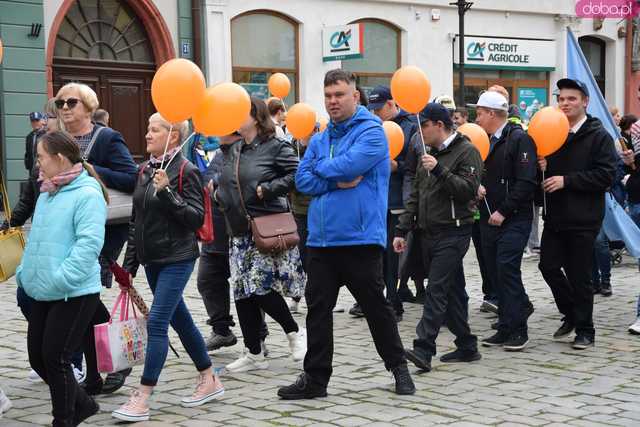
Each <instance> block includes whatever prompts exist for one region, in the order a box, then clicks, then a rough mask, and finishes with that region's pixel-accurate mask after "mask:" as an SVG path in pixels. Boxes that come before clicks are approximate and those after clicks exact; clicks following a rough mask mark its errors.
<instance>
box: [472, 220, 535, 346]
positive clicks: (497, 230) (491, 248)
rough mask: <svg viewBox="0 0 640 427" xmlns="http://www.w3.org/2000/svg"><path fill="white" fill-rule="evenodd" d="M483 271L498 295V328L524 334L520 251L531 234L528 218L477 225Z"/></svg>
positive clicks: (526, 298)
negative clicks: (498, 223) (493, 224)
mask: <svg viewBox="0 0 640 427" xmlns="http://www.w3.org/2000/svg"><path fill="white" fill-rule="evenodd" d="M480 227H481V228H480V229H481V232H482V252H483V255H484V259H485V262H486V269H487V274H488V275H489V277H490V278H491V283H493V284H495V290H496V291H497V294H498V317H499V321H498V330H499V331H501V332H503V333H505V334H507V335H511V334H522V335H525V336H526V335H527V309H528V307H529V304H530V302H529V296H528V295H527V292H526V291H525V289H524V284H523V283H522V270H521V266H522V254H523V252H524V248H525V246H527V242H528V241H529V235H530V234H531V220H526V219H524V220H521V219H519V220H515V221H505V222H504V223H503V224H502V226H500V227H495V226H492V225H488V224H482V225H481V226H480Z"/></svg>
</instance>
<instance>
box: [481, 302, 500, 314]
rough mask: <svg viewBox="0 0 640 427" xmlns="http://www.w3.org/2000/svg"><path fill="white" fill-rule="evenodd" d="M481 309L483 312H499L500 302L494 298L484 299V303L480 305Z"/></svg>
mask: <svg viewBox="0 0 640 427" xmlns="http://www.w3.org/2000/svg"><path fill="white" fill-rule="evenodd" d="M480 311H481V312H482V313H493V314H498V303H497V301H492V300H488V299H486V300H484V301H482V305H481V306H480Z"/></svg>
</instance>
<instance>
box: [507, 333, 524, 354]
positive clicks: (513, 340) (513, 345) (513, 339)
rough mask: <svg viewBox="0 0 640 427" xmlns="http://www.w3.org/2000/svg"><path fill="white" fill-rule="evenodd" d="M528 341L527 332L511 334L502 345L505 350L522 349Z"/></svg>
mask: <svg viewBox="0 0 640 427" xmlns="http://www.w3.org/2000/svg"><path fill="white" fill-rule="evenodd" d="M527 343H529V337H528V336H527V334H520V333H518V334H513V335H511V336H510V337H509V338H508V339H507V341H506V342H505V343H504V345H503V346H502V347H503V348H504V349H505V350H507V351H522V350H524V348H525V347H526V346H527Z"/></svg>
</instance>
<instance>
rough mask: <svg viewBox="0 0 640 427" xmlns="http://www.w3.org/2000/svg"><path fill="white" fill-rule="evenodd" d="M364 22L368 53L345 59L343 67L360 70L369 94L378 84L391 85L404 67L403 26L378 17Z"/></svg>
mask: <svg viewBox="0 0 640 427" xmlns="http://www.w3.org/2000/svg"><path fill="white" fill-rule="evenodd" d="M355 23H362V24H364V55H363V57H362V58H357V59H348V60H344V61H342V68H343V69H345V70H349V71H352V72H354V73H355V74H356V76H357V79H358V85H359V86H360V87H361V88H362V89H363V90H364V92H365V93H366V94H367V95H368V94H369V92H370V91H371V89H373V88H374V87H375V86H378V85H385V86H389V84H390V83H391V77H392V76H393V73H394V72H395V71H396V70H397V69H398V68H399V67H400V58H401V52H400V30H399V29H398V28H397V27H395V26H394V25H392V24H390V23H388V22H385V21H382V20H378V19H361V20H358V21H355V22H352V24H355Z"/></svg>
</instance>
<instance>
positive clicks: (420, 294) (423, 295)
mask: <svg viewBox="0 0 640 427" xmlns="http://www.w3.org/2000/svg"><path fill="white" fill-rule="evenodd" d="M426 296H427V292H426V291H425V290H422V291H418V292H416V298H415V301H414V303H415V304H420V305H424V299H425V298H426Z"/></svg>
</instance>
